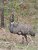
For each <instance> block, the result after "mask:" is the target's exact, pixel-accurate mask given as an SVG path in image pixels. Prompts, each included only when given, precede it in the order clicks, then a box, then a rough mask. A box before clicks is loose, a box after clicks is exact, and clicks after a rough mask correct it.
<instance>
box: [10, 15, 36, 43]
mask: <svg viewBox="0 0 38 50" xmlns="http://www.w3.org/2000/svg"><path fill="white" fill-rule="evenodd" d="M13 17H14V15H13V16H12V17H11V18H10V19H12V18H13ZM9 30H10V32H11V33H14V34H18V35H22V36H24V37H25V38H26V42H28V40H27V35H31V36H34V37H35V32H34V31H33V27H32V26H31V25H30V24H23V23H14V18H13V19H12V20H11V22H10V25H9ZM27 44H28V43H27Z"/></svg>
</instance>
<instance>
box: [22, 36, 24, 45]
mask: <svg viewBox="0 0 38 50" xmlns="http://www.w3.org/2000/svg"><path fill="white" fill-rule="evenodd" d="M22 44H24V36H23V37H22Z"/></svg>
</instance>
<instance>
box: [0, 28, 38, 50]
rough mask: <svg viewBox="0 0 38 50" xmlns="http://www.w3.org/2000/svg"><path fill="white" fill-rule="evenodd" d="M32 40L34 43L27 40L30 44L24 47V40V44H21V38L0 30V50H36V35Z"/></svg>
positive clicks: (37, 40)
mask: <svg viewBox="0 0 38 50" xmlns="http://www.w3.org/2000/svg"><path fill="white" fill-rule="evenodd" d="M32 40H33V41H34V42H32V41H30V39H29V38H28V41H29V42H30V43H29V45H27V46H26V43H25V41H26V40H25V39H24V44H21V42H22V36H19V35H16V34H11V33H10V32H6V31H5V29H0V50H30V49H31V50H38V35H37V34H36V36H35V38H33V37H32Z"/></svg>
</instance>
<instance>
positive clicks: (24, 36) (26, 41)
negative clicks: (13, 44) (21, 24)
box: [24, 35, 28, 45]
mask: <svg viewBox="0 0 38 50" xmlns="http://www.w3.org/2000/svg"><path fill="white" fill-rule="evenodd" d="M24 37H25V39H26V43H27V45H28V40H27V35H24Z"/></svg>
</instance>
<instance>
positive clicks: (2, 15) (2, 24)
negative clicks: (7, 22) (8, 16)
mask: <svg viewBox="0 0 38 50" xmlns="http://www.w3.org/2000/svg"><path fill="white" fill-rule="evenodd" d="M2 4H3V7H2V13H1V27H2V28H4V0H2Z"/></svg>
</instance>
